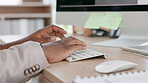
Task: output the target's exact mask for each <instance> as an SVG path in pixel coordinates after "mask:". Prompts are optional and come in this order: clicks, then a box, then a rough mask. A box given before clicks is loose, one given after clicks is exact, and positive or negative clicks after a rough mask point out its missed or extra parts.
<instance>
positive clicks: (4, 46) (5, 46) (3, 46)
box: [0, 37, 29, 50]
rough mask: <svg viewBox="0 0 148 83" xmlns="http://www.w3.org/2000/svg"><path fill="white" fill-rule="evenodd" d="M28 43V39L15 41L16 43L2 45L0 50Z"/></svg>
mask: <svg viewBox="0 0 148 83" xmlns="http://www.w3.org/2000/svg"><path fill="white" fill-rule="evenodd" d="M27 41H29V38H28V37H26V38H23V39H20V40H17V41H14V42H10V43H4V44H0V50H2V49H8V48H9V47H11V46H14V45H17V44H22V43H24V42H27Z"/></svg>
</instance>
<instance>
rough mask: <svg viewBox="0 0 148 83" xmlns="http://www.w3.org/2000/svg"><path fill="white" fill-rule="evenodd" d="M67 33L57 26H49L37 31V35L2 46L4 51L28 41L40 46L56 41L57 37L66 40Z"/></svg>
mask: <svg viewBox="0 0 148 83" xmlns="http://www.w3.org/2000/svg"><path fill="white" fill-rule="evenodd" d="M66 33H67V32H66V31H65V30H63V29H61V28H60V27H57V26H55V25H51V26H47V27H45V28H43V29H40V30H38V31H36V32H35V33H33V34H31V35H29V36H27V37H25V38H23V39H20V40H18V41H15V42H10V43H6V44H3V45H2V49H8V48H9V47H11V46H13V45H17V44H21V43H24V42H26V41H36V42H39V43H40V44H43V43H47V42H51V41H55V40H56V37H59V38H61V39H65V37H64V34H66Z"/></svg>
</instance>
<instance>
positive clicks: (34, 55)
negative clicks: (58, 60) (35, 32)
mask: <svg viewBox="0 0 148 83" xmlns="http://www.w3.org/2000/svg"><path fill="white" fill-rule="evenodd" d="M47 66H49V64H48V62H47V60H46V58H45V56H44V51H43V50H42V47H41V46H40V44H39V43H37V42H33V41H29V42H25V43H23V44H19V45H15V46H12V47H10V48H9V49H4V50H0V72H1V73H0V83H20V82H24V81H25V80H26V79H28V78H30V77H32V76H34V75H36V74H37V73H39V72H41V71H42V69H44V68H45V67H47Z"/></svg>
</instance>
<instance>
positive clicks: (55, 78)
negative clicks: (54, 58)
mask: <svg viewBox="0 0 148 83" xmlns="http://www.w3.org/2000/svg"><path fill="white" fill-rule="evenodd" d="M75 37H76V38H79V39H81V40H83V41H85V42H86V43H87V45H88V48H93V49H96V50H100V51H103V52H106V53H109V55H107V57H108V60H126V61H130V62H134V63H137V64H138V66H137V67H136V68H134V69H131V70H126V71H137V70H147V69H148V58H146V57H143V56H139V55H137V54H132V53H129V52H124V51H122V50H121V49H120V48H113V47H101V46H92V45H91V43H92V42H98V41H104V40H109V39H110V38H107V37H104V38H101V37H100V38H99V37H97V38H92V37H83V36H75ZM104 61H105V59H103V58H94V59H88V60H83V61H77V62H71V63H69V62H66V61H61V62H57V63H53V64H50V66H49V67H48V68H46V69H44V70H43V72H42V75H43V76H44V77H45V78H46V79H47V80H49V81H50V83H72V81H73V79H74V78H75V77H76V76H77V75H79V76H82V77H83V76H92V75H101V74H100V73H97V72H96V71H95V66H96V65H98V64H100V63H101V62H104ZM122 72H125V71H122Z"/></svg>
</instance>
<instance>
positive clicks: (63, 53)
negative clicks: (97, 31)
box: [2, 25, 87, 63]
mask: <svg viewBox="0 0 148 83" xmlns="http://www.w3.org/2000/svg"><path fill="white" fill-rule="evenodd" d="M66 33H67V32H66V31H65V30H63V29H61V28H60V27H57V26H54V25H51V26H47V27H45V28H43V29H41V30H38V31H36V32H35V33H33V34H31V35H29V36H27V37H25V38H23V39H21V40H18V41H15V42H11V43H6V44H3V45H2V49H8V48H9V47H11V46H13V45H17V44H21V43H24V42H27V41H35V42H39V43H40V44H42V46H43V47H42V48H43V51H44V53H45V57H46V59H47V61H48V62H49V63H52V62H58V61H61V60H63V59H65V58H67V57H68V56H69V55H70V54H71V53H73V52H74V51H76V50H83V49H86V48H87V47H86V43H84V42H83V41H80V40H79V39H76V38H74V37H68V38H65V37H64V34H66ZM57 37H59V38H60V39H61V40H60V41H55V40H56V38H57Z"/></svg>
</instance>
